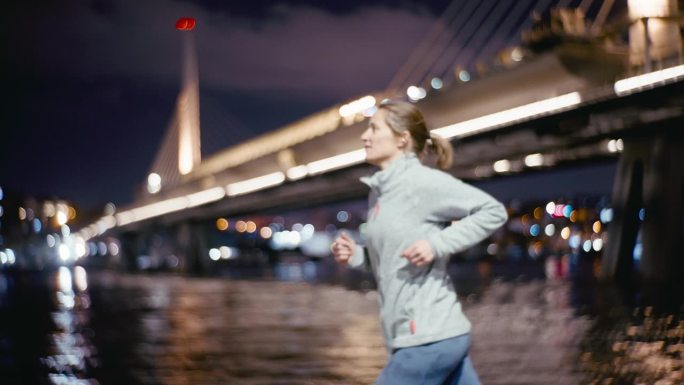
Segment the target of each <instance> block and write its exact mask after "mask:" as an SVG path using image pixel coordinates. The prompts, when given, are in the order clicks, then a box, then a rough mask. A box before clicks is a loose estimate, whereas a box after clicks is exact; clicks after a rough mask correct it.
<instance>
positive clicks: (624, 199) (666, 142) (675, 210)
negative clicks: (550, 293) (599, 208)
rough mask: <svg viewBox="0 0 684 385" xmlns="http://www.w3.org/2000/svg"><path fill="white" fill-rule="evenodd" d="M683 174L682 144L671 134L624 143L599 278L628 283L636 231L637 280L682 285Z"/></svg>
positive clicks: (627, 140)
mask: <svg viewBox="0 0 684 385" xmlns="http://www.w3.org/2000/svg"><path fill="white" fill-rule="evenodd" d="M683 169H684V143H683V142H682V141H681V140H677V138H676V136H675V135H674V134H665V133H664V134H661V135H658V136H655V137H651V138H631V139H625V143H624V151H623V153H622V156H621V158H620V162H619V164H618V168H617V172H616V175H615V182H614V186H613V200H612V206H613V213H614V215H613V221H612V223H611V224H610V228H609V231H610V232H609V240H608V244H607V245H606V249H605V252H604V256H603V274H604V278H606V279H614V280H618V281H625V280H628V279H630V278H631V277H632V274H633V259H632V257H633V250H634V246H635V244H636V240H637V235H638V233H639V229H641V237H642V246H643V250H642V258H641V262H640V267H639V272H640V277H641V278H642V279H644V280H646V281H653V282H673V281H678V280H680V281H683V280H684V279H683V277H684V276H683V274H684V270H683V269H682V268H683V267H684V250H683V246H684V243H683V242H682V238H683V236H684V230H683V229H684V228H683V220H684V210H683V206H684V204H683V200H684V170H683ZM641 208H643V209H644V210H645V216H644V221H643V223H641V221H640V219H639V210H640V209H641Z"/></svg>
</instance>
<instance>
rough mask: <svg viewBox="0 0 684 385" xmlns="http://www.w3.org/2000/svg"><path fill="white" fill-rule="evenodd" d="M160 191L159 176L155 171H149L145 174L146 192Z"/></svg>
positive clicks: (154, 192)
mask: <svg viewBox="0 0 684 385" xmlns="http://www.w3.org/2000/svg"><path fill="white" fill-rule="evenodd" d="M159 191H161V176H159V174H157V173H156V172H153V173H150V175H148V176H147V192H149V193H150V194H156V193H158V192H159Z"/></svg>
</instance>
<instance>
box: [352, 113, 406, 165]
mask: <svg viewBox="0 0 684 385" xmlns="http://www.w3.org/2000/svg"><path fill="white" fill-rule="evenodd" d="M386 115H387V110H383V109H380V110H378V112H376V113H375V114H374V115H373V117H372V118H371V119H370V123H369V124H368V128H366V131H364V132H363V134H361V141H362V142H363V147H364V149H365V150H366V161H367V162H368V163H370V164H372V165H375V166H378V167H380V168H382V169H385V168H387V166H389V165H390V163H392V161H393V160H394V159H396V158H397V157H399V156H400V155H401V154H403V153H404V149H405V148H406V146H407V144H408V141H407V139H406V138H404V137H402V136H400V135H396V134H395V133H394V131H392V129H391V128H389V126H388V125H387V123H385V116H386Z"/></svg>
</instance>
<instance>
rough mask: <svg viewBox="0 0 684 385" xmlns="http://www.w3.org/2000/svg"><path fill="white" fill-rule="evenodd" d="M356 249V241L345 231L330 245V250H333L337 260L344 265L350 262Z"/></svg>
mask: <svg viewBox="0 0 684 385" xmlns="http://www.w3.org/2000/svg"><path fill="white" fill-rule="evenodd" d="M355 250H356V242H354V240H353V239H351V237H350V236H349V234H347V233H346V232H344V231H343V232H342V233H340V236H339V237H337V239H335V241H334V242H333V243H332V244H331V245H330V251H332V253H333V256H334V257H335V261H337V262H338V263H341V264H343V265H344V264H347V263H349V260H350V259H351V257H352V256H353V255H354V251H355Z"/></svg>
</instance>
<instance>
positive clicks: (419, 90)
mask: <svg viewBox="0 0 684 385" xmlns="http://www.w3.org/2000/svg"><path fill="white" fill-rule="evenodd" d="M406 95H407V96H408V97H409V99H411V100H412V101H414V102H415V101H418V100H420V99H423V98H424V97H425V96H426V95H427V93H426V92H425V88H423V87H417V86H410V87H409V88H407V89H406Z"/></svg>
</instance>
